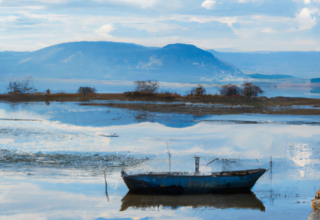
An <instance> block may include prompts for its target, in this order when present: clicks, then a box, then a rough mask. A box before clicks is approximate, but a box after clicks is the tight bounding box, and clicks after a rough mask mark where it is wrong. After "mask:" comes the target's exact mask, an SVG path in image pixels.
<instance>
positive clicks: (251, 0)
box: [238, 0, 263, 3]
mask: <svg viewBox="0 0 320 220" xmlns="http://www.w3.org/2000/svg"><path fill="white" fill-rule="evenodd" d="M257 1H263V0H239V1H238V2H239V3H248V2H257Z"/></svg>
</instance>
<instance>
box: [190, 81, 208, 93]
mask: <svg viewBox="0 0 320 220" xmlns="http://www.w3.org/2000/svg"><path fill="white" fill-rule="evenodd" d="M205 93H206V89H205V88H204V87H203V86H202V85H200V84H199V85H198V86H197V87H194V88H193V89H191V93H190V95H196V96H202V95H204V94H205Z"/></svg>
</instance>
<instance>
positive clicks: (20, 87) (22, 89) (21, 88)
mask: <svg viewBox="0 0 320 220" xmlns="http://www.w3.org/2000/svg"><path fill="white" fill-rule="evenodd" d="M7 90H8V91H9V93H33V92H36V91H37V89H36V88H35V87H34V86H33V85H32V77H28V78H26V79H23V80H20V81H14V82H12V81H11V82H10V83H9V86H8V87H7Z"/></svg>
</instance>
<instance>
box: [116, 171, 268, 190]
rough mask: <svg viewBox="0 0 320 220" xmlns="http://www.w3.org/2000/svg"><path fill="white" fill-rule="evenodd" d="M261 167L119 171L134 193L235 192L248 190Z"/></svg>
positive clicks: (256, 178)
mask: <svg viewBox="0 0 320 220" xmlns="http://www.w3.org/2000/svg"><path fill="white" fill-rule="evenodd" d="M265 172H266V170H265V169H257V170H247V171H233V172H222V173H220V175H216V174H213V175H176V174H173V173H167V174H139V175H122V177H123V180H124V182H125V184H126V185H127V187H128V188H129V190H130V192H134V193H165V194H166V193H169V194H182V193H239V192H250V190H251V188H252V187H253V186H254V184H255V183H256V182H257V180H258V179H259V178H260V177H261V176H262V175H263V174H264V173H265Z"/></svg>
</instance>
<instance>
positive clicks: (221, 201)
mask: <svg viewBox="0 0 320 220" xmlns="http://www.w3.org/2000/svg"><path fill="white" fill-rule="evenodd" d="M121 202H122V205H121V209H120V211H125V210H127V209H128V208H130V207H132V208H134V209H144V208H151V207H160V206H162V207H171V209H173V210H175V209H178V208H179V207H186V206H188V207H192V208H202V207H205V208H217V209H230V208H234V209H254V210H260V211H262V212H264V211H265V207H264V205H263V203H262V202H261V201H260V200H259V199H258V198H257V197H256V196H255V194H254V193H246V194H199V195H179V196H177V195H141V194H133V193H128V194H127V195H126V196H125V197H123V199H122V200H121Z"/></svg>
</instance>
